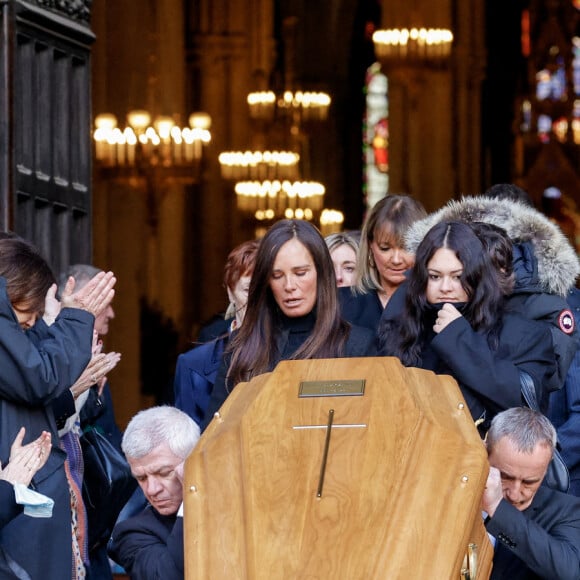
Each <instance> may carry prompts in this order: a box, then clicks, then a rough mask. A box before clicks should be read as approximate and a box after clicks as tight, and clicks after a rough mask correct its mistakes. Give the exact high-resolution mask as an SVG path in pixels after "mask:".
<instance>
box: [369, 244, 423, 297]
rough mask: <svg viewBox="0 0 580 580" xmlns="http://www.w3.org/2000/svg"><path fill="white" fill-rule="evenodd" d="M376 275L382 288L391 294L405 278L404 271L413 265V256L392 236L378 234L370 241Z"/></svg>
mask: <svg viewBox="0 0 580 580" xmlns="http://www.w3.org/2000/svg"><path fill="white" fill-rule="evenodd" d="M370 250H371V253H372V256H373V260H374V263H375V267H376V269H377V273H378V277H379V280H380V282H381V286H382V287H383V290H384V291H385V292H386V293H387V294H388V295H391V294H392V293H393V292H394V291H395V290H396V289H397V288H398V287H399V285H400V284H401V283H402V282H404V280H405V272H407V270H409V269H410V268H412V267H413V264H414V263H415V256H414V255H413V254H409V253H408V252H406V251H405V250H403V248H401V247H400V246H399V245H398V244H397V243H395V240H394V239H393V237H392V236H389V235H385V234H383V235H378V236H376V237H375V239H374V240H373V241H372V242H371V243H370Z"/></svg>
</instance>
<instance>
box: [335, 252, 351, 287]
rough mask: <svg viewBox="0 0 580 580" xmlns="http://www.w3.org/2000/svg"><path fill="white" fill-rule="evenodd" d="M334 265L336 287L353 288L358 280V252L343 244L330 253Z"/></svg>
mask: <svg viewBox="0 0 580 580" xmlns="http://www.w3.org/2000/svg"><path fill="white" fill-rule="evenodd" d="M330 257H331V258H332V263H333V264H334V274H335V276H336V285H337V286H338V287H340V286H352V285H353V284H354V281H355V278H356V252H355V251H354V250H353V249H352V248H351V247H350V246H349V245H348V244H341V245H340V246H338V247H336V248H334V250H332V252H330Z"/></svg>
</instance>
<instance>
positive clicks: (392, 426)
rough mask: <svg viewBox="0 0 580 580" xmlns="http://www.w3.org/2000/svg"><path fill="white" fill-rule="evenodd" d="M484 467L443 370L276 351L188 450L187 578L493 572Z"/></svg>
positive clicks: (350, 578) (324, 579) (347, 578)
mask: <svg viewBox="0 0 580 580" xmlns="http://www.w3.org/2000/svg"><path fill="white" fill-rule="evenodd" d="M331 416H332V417H331ZM330 421H331V422H332V425H331V427H330V428H329V422H330ZM487 473H488V464H487V457H486V452H485V449H484V446H483V444H482V442H481V440H480V438H479V435H478V433H477V430H476V429H475V427H474V424H473V421H472V419H471V416H470V414H469V411H468V409H467V406H466V404H465V402H464V400H463V397H462V395H461V392H460V391H459V388H458V387H457V384H456V383H455V381H454V380H453V379H451V378H450V377H447V376H438V375H435V374H433V373H431V372H429V371H423V370H420V369H409V368H405V367H403V366H402V365H401V364H400V362H399V361H398V359H394V358H385V357H381V358H357V359H332V360H308V361H285V362H282V363H280V364H279V365H278V367H277V368H276V369H275V370H274V372H272V373H268V374H265V375H261V376H259V377H256V378H255V379H254V380H252V381H251V382H248V383H242V384H240V385H238V386H237V387H236V388H235V389H234V391H233V392H232V394H231V395H230V397H229V398H228V400H227V401H226V402H225V404H224V405H223V407H222V408H221V410H220V416H219V417H215V418H214V419H213V421H212V422H211V424H210V425H209V426H208V428H207V430H206V431H205V433H204V434H203V436H202V438H201V439H200V441H199V443H198V445H197V447H196V449H195V450H194V452H193V453H192V455H191V456H190V457H189V458H188V460H187V462H186V466H185V478H184V509H185V566H186V568H185V577H186V578H187V579H190V580H193V579H195V580H200V579H208V580H222V579H224V580H225V579H236V580H246V579H247V580H255V579H264V580H266V579H268V580H273V579H294V578H296V579H301V580H302V579H309V580H314V579H321V580H329V579H333V580H334V579H344V580H356V579H359V578H360V579H375V578H376V579H398V578H405V579H413V580H415V579H419V578H430V579H431V578H435V579H438V580H440V579H448V578H449V579H451V578H458V579H459V578H462V577H463V578H467V577H470V578H471V579H473V578H476V577H477V578H488V577H489V572H490V569H491V558H492V547H491V545H490V543H489V541H488V538H487V535H486V533H485V529H484V527H483V524H482V518H481V510H480V498H481V494H482V490H483V487H484V485H485V481H486V478H487ZM470 544H471V545H472V546H471V548H470V552H472V551H473V550H474V551H475V552H476V558H474V557H472V558H470V566H471V569H470V571H469V572H467V571H466V569H467V567H468V563H467V562H468V559H467V558H466V554H467V552H468V546H469V545H470ZM473 546H475V548H473ZM476 561H477V563H476ZM476 565H477V568H478V570H477V573H476V570H474V567H475V566H476ZM462 570H463V574H462Z"/></svg>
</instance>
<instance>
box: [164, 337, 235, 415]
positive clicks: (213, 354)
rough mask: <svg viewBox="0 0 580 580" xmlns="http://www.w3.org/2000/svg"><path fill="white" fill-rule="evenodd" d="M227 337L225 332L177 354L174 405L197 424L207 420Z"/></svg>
mask: <svg viewBox="0 0 580 580" xmlns="http://www.w3.org/2000/svg"><path fill="white" fill-rule="evenodd" d="M228 338H229V336H228V335H227V334H226V335H224V336H222V337H220V338H218V339H216V340H213V341H211V342H207V343H205V344H202V345H200V346H197V347H195V348H193V349H191V350H190V351H188V352H185V353H183V354H180V355H179V356H178V357H177V366H176V369H175V380H174V383H173V389H174V395H175V406H176V407H177V408H178V409H181V410H182V411H183V412H184V413H187V414H188V415H189V416H190V417H191V418H192V419H193V420H194V421H195V422H196V423H197V424H198V425H200V426H201V425H205V424H206V423H207V422H208V421H209V419H208V418H207V415H206V412H207V408H208V406H209V402H210V397H211V392H212V390H213V386H214V383H215V380H216V376H217V373H218V370H219V368H220V366H221V364H222V357H223V354H224V349H225V347H226V344H227V342H228Z"/></svg>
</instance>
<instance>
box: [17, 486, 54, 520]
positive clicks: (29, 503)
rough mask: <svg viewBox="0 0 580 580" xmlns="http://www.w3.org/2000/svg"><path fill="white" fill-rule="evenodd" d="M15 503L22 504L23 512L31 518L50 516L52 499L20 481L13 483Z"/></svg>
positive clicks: (52, 504)
mask: <svg viewBox="0 0 580 580" xmlns="http://www.w3.org/2000/svg"><path fill="white" fill-rule="evenodd" d="M14 496H15V497H16V503H17V504H19V505H23V506H24V513H25V514H26V515H27V516H30V517H31V518H50V517H52V507H53V506H54V500H53V499H51V498H49V497H47V496H46V495H42V494H41V493H38V492H37V491H34V490H32V489H30V488H28V487H26V486H25V485H24V484H22V483H15V484H14Z"/></svg>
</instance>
